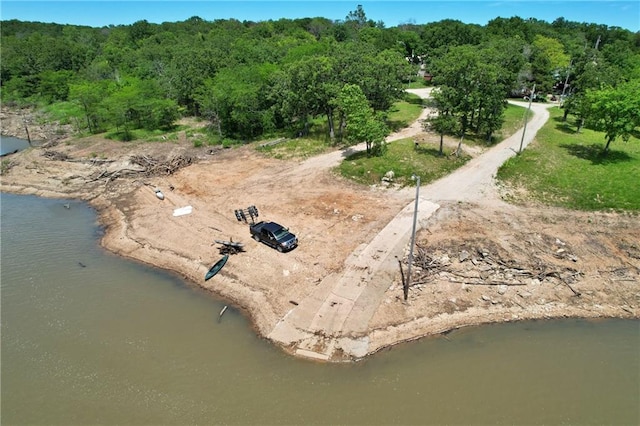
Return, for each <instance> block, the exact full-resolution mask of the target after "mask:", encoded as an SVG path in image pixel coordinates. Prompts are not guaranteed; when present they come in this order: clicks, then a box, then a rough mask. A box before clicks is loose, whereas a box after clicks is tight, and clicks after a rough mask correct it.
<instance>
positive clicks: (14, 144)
mask: <svg viewBox="0 0 640 426" xmlns="http://www.w3.org/2000/svg"><path fill="white" fill-rule="evenodd" d="M28 147H29V142H28V141H26V140H24V139H18V138H12V137H9V136H2V137H0V155H4V154H7V153H9V152H14V151H16V150H18V151H21V150H23V149H26V148H28Z"/></svg>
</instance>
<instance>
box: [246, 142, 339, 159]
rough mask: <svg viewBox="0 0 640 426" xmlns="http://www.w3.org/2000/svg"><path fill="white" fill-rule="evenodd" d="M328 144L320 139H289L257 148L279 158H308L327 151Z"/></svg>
mask: <svg viewBox="0 0 640 426" xmlns="http://www.w3.org/2000/svg"><path fill="white" fill-rule="evenodd" d="M329 149H330V148H329V146H328V145H327V144H326V143H325V142H324V140H321V139H311V138H298V139H289V140H287V141H285V142H281V143H279V144H277V145H271V146H265V147H260V146H259V145H258V148H257V150H258V151H260V152H263V153H265V154H268V155H269V156H271V157H273V158H278V159H280V160H290V159H300V158H309V157H312V156H314V155H319V154H322V153H324V152H327V151H329Z"/></svg>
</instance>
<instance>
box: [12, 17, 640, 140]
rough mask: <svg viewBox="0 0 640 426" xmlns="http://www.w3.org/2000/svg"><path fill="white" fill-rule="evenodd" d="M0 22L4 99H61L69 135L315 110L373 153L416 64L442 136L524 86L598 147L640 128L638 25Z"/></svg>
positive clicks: (270, 121)
mask: <svg viewBox="0 0 640 426" xmlns="http://www.w3.org/2000/svg"><path fill="white" fill-rule="evenodd" d="M0 31H1V33H0V35H1V37H2V45H1V57H2V61H1V62H0V81H1V84H2V92H1V96H2V102H3V103H5V104H7V103H15V104H17V105H24V104H31V105H43V104H45V105H47V104H56V105H58V106H59V107H60V109H63V110H65V111H67V113H68V114H69V115H70V116H73V117H75V119H76V122H77V126H78V130H79V131H83V132H90V133H98V132H104V131H106V130H109V129H113V128H116V129H118V131H119V132H120V133H121V134H122V135H123V138H124V139H129V138H131V137H132V136H131V132H132V131H133V130H135V129H140V128H144V129H149V130H154V129H166V128H170V127H171V126H173V124H174V123H175V121H176V120H177V119H178V118H179V117H181V116H199V117H202V118H204V119H206V120H207V122H208V123H209V129H210V131H211V133H212V134H213V135H215V136H216V137H217V138H219V139H220V140H222V139H224V138H231V139H237V140H253V139H257V138H264V137H268V136H270V135H274V134H288V135H291V136H299V135H307V134H308V133H309V132H310V129H311V128H312V126H314V123H318V122H319V120H321V121H322V123H324V125H323V128H324V129H326V136H327V139H328V140H329V141H330V142H331V143H336V142H337V141H343V142H347V143H356V142H367V148H368V150H369V151H370V152H371V153H376V152H381V150H383V148H384V146H383V143H382V141H383V140H384V137H385V136H386V134H387V133H388V128H387V127H386V125H385V123H384V118H385V113H386V111H388V110H389V108H390V107H391V106H392V104H393V103H394V102H396V101H397V100H400V99H402V98H403V96H404V88H406V85H407V83H409V82H411V81H414V80H415V79H416V76H417V75H418V72H419V70H422V71H425V72H427V73H428V74H430V75H433V80H432V84H434V85H436V86H437V90H435V91H434V99H433V102H434V106H435V107H436V109H437V110H438V115H437V116H435V117H434V118H433V119H432V120H431V121H430V122H429V126H431V127H432V128H433V129H435V130H436V131H437V132H439V133H441V134H456V135H462V136H463V135H465V134H468V133H473V134H474V135H478V136H481V137H484V138H486V139H487V140H491V136H492V134H493V133H494V132H495V131H496V130H498V129H499V128H500V126H501V124H502V116H503V111H504V108H505V106H506V101H505V99H506V98H507V97H509V96H525V95H530V94H531V88H532V87H534V85H535V88H536V93H542V94H547V93H555V94H556V95H558V96H562V99H563V100H564V101H565V102H564V106H565V112H566V114H567V116H568V115H570V114H571V115H572V116H573V117H576V119H577V120H578V122H579V123H580V125H585V126H591V127H593V128H596V129H598V130H603V131H605V133H606V135H607V141H608V143H607V147H608V144H609V143H610V142H611V141H613V140H614V139H615V138H616V137H618V136H622V137H623V138H628V137H629V134H631V132H633V131H634V128H635V127H636V126H638V125H639V123H638V116H640V114H638V111H640V107H639V106H638V99H640V95H639V90H640V83H639V82H640V33H639V32H636V33H632V32H631V31H628V30H625V29H621V28H617V27H608V26H606V25H597V24H589V23H576V22H570V21H566V20H565V19H563V18H558V19H557V20H555V21H554V22H552V23H547V22H544V21H539V20H535V19H527V20H524V19H521V18H519V17H512V18H508V19H507V18H496V19H494V20H492V21H490V22H489V23H488V24H487V25H486V26H479V25H475V24H464V23H462V22H460V21H455V20H443V21H440V22H433V23H429V24H424V25H416V24H403V25H399V26H397V27H391V28H386V27H385V25H384V23H383V22H374V21H372V20H369V19H367V17H366V14H365V11H364V9H363V8H362V6H358V7H357V8H356V10H354V11H351V12H349V13H348V15H347V16H346V17H345V19H344V20H337V21H332V20H329V19H325V18H321V17H315V18H304V19H294V20H290V19H280V20H277V21H273V20H269V21H262V22H252V21H243V22H241V21H238V20H234V19H228V20H214V21H206V20H203V19H201V18H199V17H192V18H190V19H188V20H186V21H183V22H165V23H162V24H152V23H149V22H147V21H145V20H143V21H138V22H136V23H134V24H131V25H119V26H107V27H102V28H93V27H86V26H76V25H60V24H47V23H38V22H22V21H16V20H10V21H2V22H1V27H0ZM612 99H615V100H616V102H612V101H611V100H612ZM617 101H621V102H622V101H623V102H622V104H624V105H617V104H618V103H619V102H617ZM616 105H617V106H616ZM634 109H635V110H634ZM603 111H607V114H604V113H603ZM629 111H631V112H629ZM634 113H635V116H634ZM625 114H627V116H629V117H630V118H628V117H627V118H624V117H626V116H625ZM634 120H635V121H634Z"/></svg>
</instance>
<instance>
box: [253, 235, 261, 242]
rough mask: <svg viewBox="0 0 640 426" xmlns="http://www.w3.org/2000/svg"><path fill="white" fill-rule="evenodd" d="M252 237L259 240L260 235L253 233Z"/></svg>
mask: <svg viewBox="0 0 640 426" xmlns="http://www.w3.org/2000/svg"><path fill="white" fill-rule="evenodd" d="M253 239H254V240H256V241H257V242H260V237H259V236H258V235H257V234H253Z"/></svg>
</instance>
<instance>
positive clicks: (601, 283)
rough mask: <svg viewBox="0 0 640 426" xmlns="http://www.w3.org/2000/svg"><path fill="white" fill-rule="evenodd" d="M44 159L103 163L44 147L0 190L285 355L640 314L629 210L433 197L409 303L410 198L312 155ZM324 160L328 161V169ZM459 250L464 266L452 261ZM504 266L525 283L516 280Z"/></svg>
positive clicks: (328, 357)
mask: <svg viewBox="0 0 640 426" xmlns="http://www.w3.org/2000/svg"><path fill="white" fill-rule="evenodd" d="M188 145H189V143H188V141H187V142H186V145H184V146H176V145H175V144H159V143H158V144H146V145H143V146H142V147H138V149H148V150H153V151H149V152H146V151H145V152H144V153H145V154H148V155H160V154H162V155H165V156H169V155H173V154H175V153H176V152H187V151H189V150H191V151H193V150H192V149H191V148H190V147H189V146H188ZM55 149H57V150H58V151H59V152H62V153H64V154H65V155H68V156H70V157H73V158H78V159H82V158H87V157H89V155H90V154H93V153H102V154H100V155H101V156H103V157H104V158H108V159H113V162H111V163H109V164H106V165H104V164H94V163H91V162H90V161H74V162H70V161H61V160H51V159H44V157H42V155H41V152H40V148H29V149H28V150H26V151H24V152H19V153H17V154H12V155H10V156H9V159H10V161H12V162H14V163H15V165H14V166H13V167H12V168H11V170H9V171H8V173H6V174H5V175H3V176H2V179H0V190H2V191H4V192H10V193H15V194H23V195H36V196H41V197H49V198H73V199H78V200H81V201H83V202H87V203H88V204H89V205H90V206H91V207H92V208H94V209H95V211H96V214H97V219H98V223H99V224H100V226H101V227H102V228H103V229H104V235H103V236H102V238H101V240H100V244H101V246H102V247H104V248H105V249H106V250H108V251H110V252H112V253H114V254H116V255H119V256H121V257H123V258H126V259H130V260H134V261H138V262H142V263H145V264H147V265H150V266H152V267H155V268H159V269H163V270H166V271H171V272H173V273H176V274H178V275H180V276H181V277H183V279H185V280H186V281H188V282H189V283H190V284H193V285H196V286H198V287H201V288H204V289H206V290H207V291H210V292H213V293H215V294H216V295H217V296H219V297H222V298H224V299H225V300H228V301H229V303H230V304H233V305H234V306H236V307H237V308H238V309H239V310H240V311H241V312H242V313H243V315H246V316H247V317H248V318H249V320H250V322H251V324H252V327H253V329H254V330H255V332H256V333H257V334H258V335H259V336H260V337H261V338H265V339H267V340H270V341H271V342H272V343H273V344H274V345H276V346H278V347H280V348H281V349H282V350H284V351H285V352H286V353H288V354H290V355H292V356H299V357H303V358H307V359H311V360H315V361H321V362H345V361H356V360H358V359H361V358H364V357H367V356H369V355H371V354H374V353H376V352H378V351H380V350H383V349H385V348H389V347H393V346H396V345H398V344H402V343H405V342H409V341H413V340H417V339H422V338H425V337H428V336H433V335H440V334H443V333H446V332H448V331H451V330H455V329H459V328H462V327H469V326H480V325H484V324H491V323H502V322H512V321H523V320H540V319H560V318H623V319H639V318H640V288H639V287H638V284H639V283H640V247H638V246H637V243H634V241H635V242H637V241H640V230H639V229H638V227H637V216H634V215H633V214H624V213H623V214H614V213H606V212H573V211H566V210H562V209H558V208H551V207H545V206H528V207H527V206H512V205H508V204H506V203H504V202H502V201H501V200H500V199H499V197H497V196H495V194H494V195H492V196H489V197H488V198H487V194H485V195H484V197H485V198H484V199H483V201H480V202H479V201H475V200H473V199H470V200H468V201H453V200H452V201H442V202H439V204H438V205H437V207H436V208H435V210H434V211H433V212H429V213H428V214H427V213H425V217H423V218H422V219H421V220H420V225H421V226H420V231H419V232H418V235H417V240H416V242H417V245H418V247H425V248H428V249H429V250H428V251H427V254H428V255H429V256H430V259H431V263H430V264H434V263H435V264H436V265H437V266H438V268H437V269H434V270H431V269H430V268H423V267H418V266H416V269H415V271H414V274H416V275H415V276H416V281H415V283H417V282H421V283H419V284H416V285H414V286H412V287H411V288H410V289H409V299H408V301H406V302H404V301H403V300H402V288H401V282H400V274H399V271H398V262H400V264H401V265H402V264H404V267H405V268H406V258H407V242H408V239H407V241H404V235H405V234H403V233H406V232H408V231H407V230H406V229H404V228H406V226H405V225H403V226H401V227H400V228H393V227H390V226H391V224H392V223H394V222H398V221H399V222H398V223H400V224H402V223H405V224H406V220H407V215H408V214H410V212H411V210H407V208H406V207H407V205H409V204H411V203H412V198H413V194H412V191H403V190H397V189H393V188H367V187H362V186H358V185H355V184H352V183H350V182H348V181H346V180H344V179H341V178H339V177H337V176H335V175H333V174H332V173H331V172H330V170H329V169H328V168H327V164H325V162H326V161H325V160H323V159H320V160H321V162H322V167H319V168H315V167H314V163H313V159H311V160H310V161H309V160H308V161H303V162H300V163H298V162H295V161H294V162H291V161H289V162H287V161H281V160H275V159H270V158H266V157H263V156H261V155H260V154H258V153H256V152H255V151H254V150H251V149H250V147H244V148H238V149H234V150H229V151H222V152H219V153H217V154H216V155H207V154H204V153H203V151H195V153H194V154H193V155H195V156H197V157H198V161H197V162H195V163H194V164H192V165H190V166H189V167H186V168H183V169H180V170H179V171H177V172H176V173H175V174H172V175H170V176H164V177H158V176H155V177H148V178H145V179H130V178H125V177H121V178H117V179H113V180H111V179H109V180H104V179H102V180H100V179H96V176H100V175H101V174H103V173H104V172H105V171H114V170H116V171H117V170H119V169H122V168H124V167H130V166H129V165H128V160H127V159H126V158H127V156H128V155H130V154H132V152H131V151H130V149H129V148H128V147H123V146H121V145H118V144H117V143H114V142H113V141H106V140H100V139H97V140H92V139H89V140H85V141H76V142H74V143H70V144H60V145H58V146H56V147H55ZM191 151H189V152H191ZM133 153H138V152H137V151H135V152H133ZM334 154H338V153H333V154H332V156H331V158H332V160H331V161H335V159H336V158H337V159H338V161H339V159H340V156H338V155H334ZM327 158H329V157H327ZM329 165H330V164H329ZM281 182H287V184H288V185H289V186H290V187H300V188H305V190H304V191H289V192H286V193H279V197H280V198H279V199H277V200H274V199H273V197H271V196H270V195H269V194H270V191H278V189H279V188H280V187H281V185H282V184H281ZM150 186H151V187H158V188H162V189H163V193H164V194H165V198H166V199H165V200H163V201H159V200H158V199H157V197H156V196H155V193H154V192H153V191H152V190H151V189H149V187H150ZM167 188H171V189H167ZM483 188H484V187H483ZM433 191H435V190H433ZM425 192H426V191H425ZM435 192H437V191H435ZM445 195H446V194H445ZM428 202H429V201H428V200H427V199H425V200H423V204H422V206H423V208H424V206H427V205H428V204H427V203H428ZM185 205H191V206H193V213H192V214H190V215H187V216H183V217H180V218H175V217H173V216H172V214H171V212H172V211H173V210H174V209H175V208H177V207H180V206H185ZM246 205H258V207H259V209H260V211H261V215H264V214H266V215H267V216H268V217H269V219H273V220H276V221H278V222H280V223H283V224H286V225H287V226H289V227H291V228H292V229H293V230H294V232H295V233H296V234H297V235H298V236H299V239H300V246H299V247H298V248H296V249H295V250H293V251H292V252H290V253H287V254H284V255H283V254H280V253H277V251H275V250H273V249H270V248H268V247H266V246H264V245H260V244H257V243H254V242H253V241H252V240H251V239H250V238H249V236H248V232H247V229H246V225H245V224H242V223H239V222H237V220H236V219H235V217H233V213H232V212H233V209H234V208H241V207H245V206H246ZM265 212H266V213H265ZM261 218H262V217H261ZM385 232H387V234H385ZM230 237H231V238H233V240H234V241H241V240H243V239H248V240H249V241H251V242H250V243H249V244H247V245H246V247H247V250H246V252H243V253H240V254H238V255H234V256H231V257H230V259H229V262H228V264H227V266H225V268H223V270H222V271H221V272H220V273H219V274H218V275H216V277H215V278H214V279H212V280H210V281H207V282H204V281H203V277H204V274H205V273H206V271H207V270H208V269H209V267H210V266H211V263H212V261H213V259H215V258H216V256H218V255H216V254H215V253H212V252H214V251H215V247H213V245H214V244H213V241H214V239H217V238H219V239H224V240H228V239H229V238H230ZM345 237H348V238H345ZM327 248H330V249H329V250H327ZM463 253H467V254H469V253H470V255H469V256H466V257H465V258H464V259H463V256H462V254H463ZM485 255H486V256H485ZM384 259H386V261H385V262H383V263H384V264H382V263H381V262H382V260H384ZM534 261H535V262H534ZM503 264H513V265H517V268H519V271H527V272H528V274H529V275H527V278H526V279H520V278H519V277H518V276H514V273H513V271H509V270H508V269H505V268H503V266H502V265H503ZM385 265H386V266H385ZM550 272H553V273H552V274H550ZM489 274H490V275H491V276H488V275H489ZM516 275H517V274H516ZM349 277H352V278H349ZM461 277H462V278H461ZM498 283H500V284H499V285H498ZM336 321H337V322H336Z"/></svg>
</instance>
